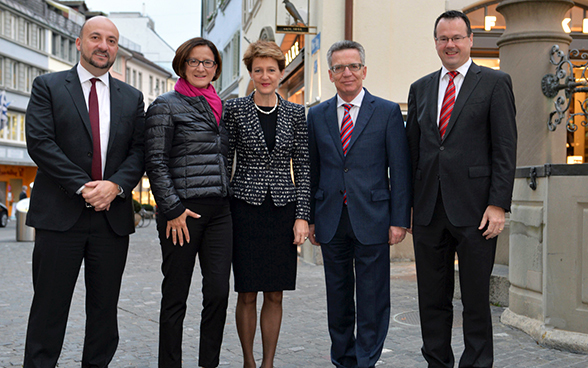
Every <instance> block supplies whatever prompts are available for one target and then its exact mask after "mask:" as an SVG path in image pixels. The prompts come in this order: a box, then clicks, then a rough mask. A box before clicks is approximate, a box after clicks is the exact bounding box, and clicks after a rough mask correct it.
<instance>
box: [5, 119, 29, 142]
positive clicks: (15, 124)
mask: <svg viewBox="0 0 588 368" xmlns="http://www.w3.org/2000/svg"><path fill="white" fill-rule="evenodd" d="M0 139H4V140H9V141H16V142H23V143H24V142H25V129H24V114H19V113H13V112H8V122H7V123H6V127H4V129H2V130H0Z"/></svg>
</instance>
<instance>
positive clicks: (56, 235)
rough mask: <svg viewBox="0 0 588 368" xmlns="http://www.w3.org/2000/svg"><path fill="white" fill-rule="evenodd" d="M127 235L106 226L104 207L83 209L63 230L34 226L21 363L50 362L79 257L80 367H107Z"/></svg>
mask: <svg viewBox="0 0 588 368" xmlns="http://www.w3.org/2000/svg"><path fill="white" fill-rule="evenodd" d="M128 246H129V237H128V236H118V235H116V234H115V233H114V232H113V231H112V230H111V228H110V225H109V224H108V221H107V220H106V216H104V212H96V211H94V210H93V209H86V210H84V211H83V212H82V215H81V216H80V219H79V220H78V222H77V223H76V224H75V225H74V226H73V228H71V229H70V230H68V231H65V232H57V231H47V230H37V232H36V241H35V248H34V250H33V286H34V290H35V294H34V296H33V302H32V305H31V312H30V316H29V325H28V329H27V337H26V346H25V358H24V367H26V368H33V367H42V368H46V367H55V365H56V364H57V359H58V358H59V354H60V352H61V348H62V346H63V339H64V336H65V328H66V325H67V317H68V314H69V309H70V305H71V299H72V295H73V291H74V287H75V284H76V280H77V278H78V274H79V271H80V267H81V264H82V261H83V262H84V279H85V282H86V335H85V338H84V347H83V353H82V367H107V366H108V364H109V363H110V361H111V360H112V357H113V356H114V353H115V351H116V347H117V345H118V339H119V337H118V325H117V304H118V297H119V293H120V285H121V279H122V274H123V271H124V267H125V262H126V259H127V252H128Z"/></svg>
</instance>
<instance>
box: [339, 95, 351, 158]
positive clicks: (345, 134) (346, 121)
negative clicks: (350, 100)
mask: <svg viewBox="0 0 588 368" xmlns="http://www.w3.org/2000/svg"><path fill="white" fill-rule="evenodd" d="M352 107H353V105H351V104H344V105H343V108H344V109H345V113H343V122H342V123H341V143H342V144H343V154H344V155H347V149H348V148H349V141H350V140H351V133H353V120H351V115H349V110H351V108H352Z"/></svg>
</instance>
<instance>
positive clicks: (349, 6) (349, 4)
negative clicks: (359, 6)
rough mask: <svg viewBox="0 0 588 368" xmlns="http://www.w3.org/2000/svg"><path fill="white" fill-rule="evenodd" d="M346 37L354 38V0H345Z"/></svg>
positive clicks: (347, 38) (348, 38)
mask: <svg viewBox="0 0 588 368" xmlns="http://www.w3.org/2000/svg"><path fill="white" fill-rule="evenodd" d="M345 39H346V40H353V0H345Z"/></svg>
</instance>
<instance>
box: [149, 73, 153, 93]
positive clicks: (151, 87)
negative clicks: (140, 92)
mask: <svg viewBox="0 0 588 368" xmlns="http://www.w3.org/2000/svg"><path fill="white" fill-rule="evenodd" d="M149 94H150V95H152V94H153V76H152V75H150V76H149Z"/></svg>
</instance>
